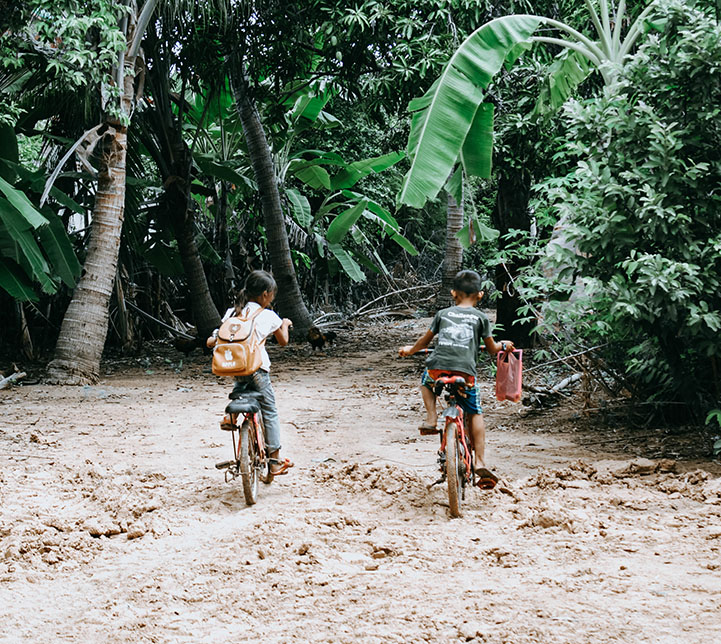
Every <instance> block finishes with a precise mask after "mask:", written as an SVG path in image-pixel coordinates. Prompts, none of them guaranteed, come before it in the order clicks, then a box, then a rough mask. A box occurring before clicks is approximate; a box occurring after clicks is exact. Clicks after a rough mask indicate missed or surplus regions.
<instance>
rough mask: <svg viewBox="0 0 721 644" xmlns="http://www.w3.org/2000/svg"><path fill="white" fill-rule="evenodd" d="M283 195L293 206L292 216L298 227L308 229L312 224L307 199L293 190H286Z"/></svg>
mask: <svg viewBox="0 0 721 644" xmlns="http://www.w3.org/2000/svg"><path fill="white" fill-rule="evenodd" d="M285 194H286V195H287V196H288V200H289V201H290V203H291V205H292V206H293V216H294V217H295V220H296V222H297V223H298V225H299V226H301V227H302V228H308V227H309V226H310V225H311V224H312V223H313V216H312V215H311V212H310V202H309V201H308V198H307V197H306V196H305V195H302V194H301V193H300V192H299V191H298V190H295V189H293V188H288V189H286V191H285Z"/></svg>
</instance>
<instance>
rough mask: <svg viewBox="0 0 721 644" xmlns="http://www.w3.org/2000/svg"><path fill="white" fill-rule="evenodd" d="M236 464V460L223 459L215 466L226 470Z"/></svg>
mask: <svg viewBox="0 0 721 644" xmlns="http://www.w3.org/2000/svg"><path fill="white" fill-rule="evenodd" d="M234 465H235V461H223V462H222V463H216V464H215V467H216V469H219V470H226V469H228V468H229V467H233V466H234Z"/></svg>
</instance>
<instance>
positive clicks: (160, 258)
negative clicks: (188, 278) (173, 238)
mask: <svg viewBox="0 0 721 644" xmlns="http://www.w3.org/2000/svg"><path fill="white" fill-rule="evenodd" d="M143 257H144V258H145V259H146V260H147V261H148V262H150V263H151V264H152V265H153V266H155V268H157V269H158V271H160V273H161V274H163V275H165V276H167V277H176V276H178V275H182V274H183V263H182V262H181V261H180V254H179V253H178V250H177V249H176V248H174V247H172V246H169V245H168V244H166V243H165V242H162V241H160V240H156V241H155V243H153V245H152V246H150V247H149V248H148V249H147V250H146V251H145V253H144V255H143Z"/></svg>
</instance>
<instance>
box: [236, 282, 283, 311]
mask: <svg viewBox="0 0 721 644" xmlns="http://www.w3.org/2000/svg"><path fill="white" fill-rule="evenodd" d="M277 290H278V285H277V284H276V283H275V280H274V279H273V276H272V275H271V274H270V273H268V272H266V271H252V272H251V273H250V274H249V275H248V277H246V278H245V285H244V286H243V288H242V290H240V291H239V292H238V294H237V295H236V296H235V312H236V314H240V312H241V311H242V310H243V308H244V307H245V305H246V304H247V303H248V302H250V300H253V299H255V298H257V297H258V296H260V295H263V293H265V292H266V291H270V292H271V293H275V291H277Z"/></svg>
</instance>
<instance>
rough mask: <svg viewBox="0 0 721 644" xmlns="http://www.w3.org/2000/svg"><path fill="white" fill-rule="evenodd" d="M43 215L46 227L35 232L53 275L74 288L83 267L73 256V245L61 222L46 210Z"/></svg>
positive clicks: (56, 216)
mask: <svg viewBox="0 0 721 644" xmlns="http://www.w3.org/2000/svg"><path fill="white" fill-rule="evenodd" d="M43 214H44V215H45V217H47V219H48V225H47V226H41V227H40V228H38V230H37V234H38V237H39V238H40V243H41V245H42V248H43V250H44V251H45V254H46V255H47V257H48V259H49V260H50V264H51V265H52V268H53V273H54V274H55V275H57V276H58V277H59V278H60V279H61V280H62V281H63V282H64V283H65V285H66V286H68V287H70V288H75V284H76V283H77V281H78V278H79V277H80V273H81V271H82V268H83V267H82V266H81V265H80V262H79V261H78V258H77V256H76V255H75V251H74V250H73V245H72V243H71V242H70V238H69V237H68V233H67V232H66V231H65V226H64V225H63V220H62V219H61V218H60V217H58V215H56V214H55V213H54V212H52V211H50V210H49V209H46V210H45V211H44V212H43Z"/></svg>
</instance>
